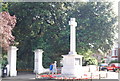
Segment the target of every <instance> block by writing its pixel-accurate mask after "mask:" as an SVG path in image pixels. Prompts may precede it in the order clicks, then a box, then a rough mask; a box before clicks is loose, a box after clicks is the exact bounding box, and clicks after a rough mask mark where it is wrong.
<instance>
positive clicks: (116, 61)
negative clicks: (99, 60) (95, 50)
mask: <svg viewBox="0 0 120 81" xmlns="http://www.w3.org/2000/svg"><path fill="white" fill-rule="evenodd" d="M110 63H120V61H118V60H113V61H111V62H110Z"/></svg>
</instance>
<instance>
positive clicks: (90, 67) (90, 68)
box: [82, 65, 98, 72]
mask: <svg viewBox="0 0 120 81" xmlns="http://www.w3.org/2000/svg"><path fill="white" fill-rule="evenodd" d="M82 69H83V72H94V71H98V66H96V65H88V66H83V68H82Z"/></svg>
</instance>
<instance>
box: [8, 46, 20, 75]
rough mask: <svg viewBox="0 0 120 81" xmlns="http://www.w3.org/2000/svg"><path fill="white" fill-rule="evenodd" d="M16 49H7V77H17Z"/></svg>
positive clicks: (13, 47)
mask: <svg viewBox="0 0 120 81" xmlns="http://www.w3.org/2000/svg"><path fill="white" fill-rule="evenodd" d="M17 50H18V49H17V48H16V47H15V46H10V47H9V49H8V64H9V72H8V73H9V75H10V76H17V71H16V57H17Z"/></svg>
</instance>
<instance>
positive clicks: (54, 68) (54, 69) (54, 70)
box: [52, 61, 57, 74]
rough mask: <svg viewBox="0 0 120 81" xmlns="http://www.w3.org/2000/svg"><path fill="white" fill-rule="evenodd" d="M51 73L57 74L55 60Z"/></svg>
mask: <svg viewBox="0 0 120 81" xmlns="http://www.w3.org/2000/svg"><path fill="white" fill-rule="evenodd" d="M52 74H57V61H55V62H54V64H53V69H52Z"/></svg>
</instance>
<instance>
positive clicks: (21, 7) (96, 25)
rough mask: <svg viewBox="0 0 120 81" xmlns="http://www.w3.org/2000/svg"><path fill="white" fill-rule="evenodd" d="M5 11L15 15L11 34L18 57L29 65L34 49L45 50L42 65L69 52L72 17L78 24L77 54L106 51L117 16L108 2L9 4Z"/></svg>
mask: <svg viewBox="0 0 120 81" xmlns="http://www.w3.org/2000/svg"><path fill="white" fill-rule="evenodd" d="M8 10H9V11H10V13H11V14H15V15H16V17H17V22H18V23H17V25H16V26H17V27H16V28H15V29H14V31H13V32H14V33H13V34H14V35H15V37H16V40H15V41H17V42H19V45H18V48H19V51H18V59H19V60H21V59H23V60H24V61H25V62H28V65H29V62H30V61H31V60H33V50H35V49H37V48H41V49H43V50H44V65H46V64H47V65H49V63H50V62H52V61H54V60H60V58H61V57H60V56H61V55H63V54H67V53H68V52H69V36H70V30H69V29H70V27H69V25H68V21H69V19H70V18H71V17H75V18H76V21H77V23H78V26H77V29H76V30H77V52H78V53H79V54H82V55H86V54H91V53H88V52H89V50H90V51H92V52H96V51H98V49H101V50H102V51H104V52H106V51H107V50H108V49H110V47H111V45H112V39H113V33H114V28H115V27H114V23H115V22H116V17H115V15H114V13H113V12H112V9H111V4H110V3H102V2H88V3H87V2H85V3H66V2H61V3H57V2H54V3H52V2H51V3H44V2H41V3H9V9H8ZM108 12H109V13H108ZM92 46H93V47H92ZM25 56H26V57H27V58H26V57H25ZM48 59H49V60H48ZM23 60H22V61H23ZM24 61H23V62H24Z"/></svg>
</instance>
